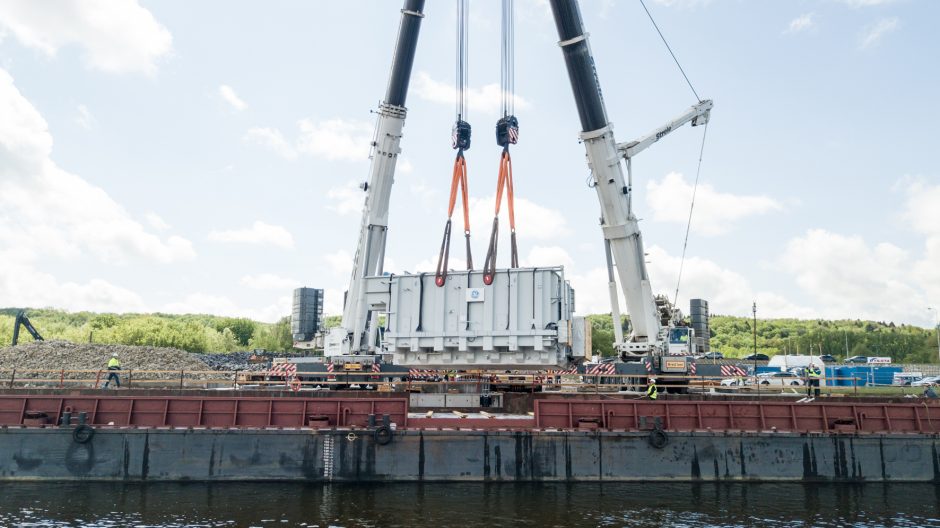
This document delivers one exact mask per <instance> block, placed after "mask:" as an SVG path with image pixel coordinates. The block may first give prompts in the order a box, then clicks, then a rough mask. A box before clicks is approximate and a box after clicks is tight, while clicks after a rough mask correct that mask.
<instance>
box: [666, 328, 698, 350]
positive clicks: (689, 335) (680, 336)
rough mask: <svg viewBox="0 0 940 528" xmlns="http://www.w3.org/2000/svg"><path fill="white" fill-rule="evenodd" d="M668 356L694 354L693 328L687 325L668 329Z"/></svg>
mask: <svg viewBox="0 0 940 528" xmlns="http://www.w3.org/2000/svg"><path fill="white" fill-rule="evenodd" d="M668 354H669V355H670V356H694V355H695V330H693V329H691V328H689V327H688V326H674V327H672V328H670V329H669V349H668Z"/></svg>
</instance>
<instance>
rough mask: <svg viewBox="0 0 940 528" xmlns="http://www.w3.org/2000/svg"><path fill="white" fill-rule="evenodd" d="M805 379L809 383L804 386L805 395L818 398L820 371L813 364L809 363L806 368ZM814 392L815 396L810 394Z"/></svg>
mask: <svg viewBox="0 0 940 528" xmlns="http://www.w3.org/2000/svg"><path fill="white" fill-rule="evenodd" d="M806 377H807V378H808V379H807V381H808V382H809V383H807V384H806V395H807V396H814V397H816V398H818V397H819V378H821V377H822V371H821V370H820V369H819V367H818V366H816V364H815V363H810V365H809V367H807V368H806ZM811 392H815V394H810V393H811Z"/></svg>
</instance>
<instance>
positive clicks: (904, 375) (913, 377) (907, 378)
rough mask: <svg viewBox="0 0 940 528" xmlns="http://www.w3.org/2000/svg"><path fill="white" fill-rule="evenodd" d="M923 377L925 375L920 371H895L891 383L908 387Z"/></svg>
mask: <svg viewBox="0 0 940 528" xmlns="http://www.w3.org/2000/svg"><path fill="white" fill-rule="evenodd" d="M922 379H924V375H923V374H921V373H920V372H895V373H894V376H893V377H892V380H891V384H892V385H898V386H901V387H906V386H909V385H911V384H912V383H915V382H918V381H920V380H922Z"/></svg>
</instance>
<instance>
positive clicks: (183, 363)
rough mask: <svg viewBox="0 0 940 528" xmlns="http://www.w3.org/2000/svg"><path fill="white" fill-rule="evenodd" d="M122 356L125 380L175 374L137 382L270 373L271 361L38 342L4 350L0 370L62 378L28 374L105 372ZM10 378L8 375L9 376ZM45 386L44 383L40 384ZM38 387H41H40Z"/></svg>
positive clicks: (78, 376) (75, 376)
mask: <svg viewBox="0 0 940 528" xmlns="http://www.w3.org/2000/svg"><path fill="white" fill-rule="evenodd" d="M115 352H116V353H117V354H118V359H120V360H121V368H122V370H123V371H124V372H123V373H122V379H124V377H126V376H127V375H128V374H129V373H128V371H129V370H133V371H135V372H137V371H143V370H147V371H155V370H166V371H175V372H166V373H147V374H144V373H141V374H139V376H140V378H138V377H137V376H134V377H135V379H143V378H146V379H152V380H156V379H178V378H179V374H178V372H179V371H180V370H185V371H190V372H192V371H202V372H205V371H210V370H227V371H234V370H241V371H245V370H251V371H261V370H267V368H268V365H269V364H270V363H269V362H264V363H253V362H249V358H250V357H251V356H252V355H253V354H252V353H251V352H234V353H231V354H194V353H191V352H186V351H183V350H178V349H175V348H159V347H149V346H127V345H104V344H88V343H71V342H68V341H35V342H30V343H24V344H21V345H18V346H16V347H4V348H0V369H2V370H10V369H14V368H15V369H17V371H18V372H17V374H16V379H17V380H24V381H25V380H26V379H34V380H40V379H53V378H55V379H58V377H59V374H58V373H53V372H50V373H38V372H34V373H28V372H23V371H29V370H42V369H50V370H60V369H64V370H94V371H97V370H98V369H101V370H105V369H106V368H107V365H108V360H109V359H111V354H113V353H115ZM262 355H264V356H265V357H268V359H270V357H273V356H274V355H275V354H274V353H264V354H262ZM7 375H8V374H7ZM96 377H97V373H96V372H72V373H66V374H65V378H66V379H72V380H94V379H95V378H96ZM214 377H217V376H216V375H213V374H211V373H206V374H192V375H187V378H188V379H191V380H198V379H209V378H214ZM39 385H42V384H39ZM39 385H37V386H39Z"/></svg>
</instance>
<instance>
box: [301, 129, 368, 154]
mask: <svg viewBox="0 0 940 528" xmlns="http://www.w3.org/2000/svg"><path fill="white" fill-rule="evenodd" d="M299 126H300V138H298V140H297V150H298V151H300V152H303V153H306V154H310V155H311V156H313V157H315V158H322V159H327V160H344V161H361V160H365V159H368V156H369V145H370V144H371V143H372V136H373V129H374V127H373V125H372V124H371V123H368V122H366V121H356V120H347V119H327V120H325V121H313V120H310V119H303V120H301V121H300V125H299Z"/></svg>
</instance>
